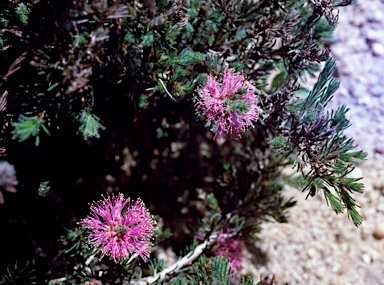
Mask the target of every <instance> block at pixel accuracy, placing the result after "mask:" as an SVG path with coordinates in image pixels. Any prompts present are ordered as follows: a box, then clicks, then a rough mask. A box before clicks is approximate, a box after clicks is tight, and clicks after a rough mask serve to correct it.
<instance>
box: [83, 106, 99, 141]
mask: <svg viewBox="0 0 384 285" xmlns="http://www.w3.org/2000/svg"><path fill="white" fill-rule="evenodd" d="M79 122H80V123H81V126H80V128H79V131H80V132H81V133H82V135H83V138H84V139H85V140H87V139H90V138H99V137H100V131H102V130H104V129H105V127H104V126H103V125H102V124H101V123H100V118H99V117H97V116H96V115H94V114H92V113H91V110H90V109H89V108H85V109H83V111H82V112H81V114H80V117H79Z"/></svg>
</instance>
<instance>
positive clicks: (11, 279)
mask: <svg viewBox="0 0 384 285" xmlns="http://www.w3.org/2000/svg"><path fill="white" fill-rule="evenodd" d="M31 267H32V266H31V264H30V263H29V262H27V263H25V264H22V263H20V262H18V261H16V262H15V264H14V265H13V266H12V265H10V264H9V265H8V266H7V268H6V273H5V274H4V275H2V276H0V284H20V285H21V284H25V285H33V284H38V283H37V282H36V276H35V270H34V269H32V268H31Z"/></svg>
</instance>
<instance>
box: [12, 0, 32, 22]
mask: <svg viewBox="0 0 384 285" xmlns="http://www.w3.org/2000/svg"><path fill="white" fill-rule="evenodd" d="M15 11H16V14H17V16H18V17H19V19H20V22H22V23H23V24H25V25H26V24H28V18H29V17H28V15H29V14H30V13H31V11H30V10H29V9H28V7H27V5H26V4H24V3H19V4H18V5H17V7H16V9H15Z"/></svg>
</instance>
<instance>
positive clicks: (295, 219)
mask: <svg viewBox="0 0 384 285" xmlns="http://www.w3.org/2000/svg"><path fill="white" fill-rule="evenodd" d="M331 49H332V54H333V56H334V57H336V59H337V63H338V70H337V74H335V76H337V77H338V78H339V80H340V81H341V86H340V89H339V90H338V92H337V93H336V94H335V96H334V99H333V100H332V102H331V106H330V107H332V108H336V107H337V106H340V105H346V106H347V107H349V108H350V111H349V116H348V118H349V119H350V121H351V123H352V127H350V128H349V129H348V130H347V132H346V134H347V135H348V136H350V137H353V138H354V139H355V141H356V144H357V145H358V148H357V149H359V150H360V149H363V150H364V151H366V152H368V155H369V156H368V159H367V160H366V161H364V162H362V163H361V164H360V165H357V167H356V169H355V170H354V172H353V173H352V176H355V177H361V176H364V179H363V183H364V184H365V193H364V194H363V195H356V196H355V198H356V200H357V202H358V203H359V204H360V205H361V210H360V213H361V214H362V215H363V217H364V222H363V225H362V226H360V227H359V228H356V227H355V226H354V225H353V223H352V222H351V221H349V220H348V217H347V215H346V214H345V215H339V216H337V215H336V214H335V213H334V212H333V211H332V210H331V209H330V208H328V207H327V205H326V203H325V201H324V197H322V196H321V195H317V196H316V197H314V198H310V197H309V198H308V200H305V197H306V193H301V192H300V191H298V190H296V189H288V191H287V196H289V197H291V196H294V197H295V198H296V199H297V200H298V205H297V206H296V207H294V209H293V210H291V212H290V223H289V224H277V223H269V224H265V225H263V231H262V233H261V234H260V240H261V242H260V243H257V244H256V251H257V252H255V253H248V258H246V260H244V266H245V270H246V271H248V272H249V271H250V272H252V274H253V275H255V276H259V275H260V274H268V275H274V280H275V282H276V283H278V284H286V283H288V284H290V285H291V284H294V285H300V284H303V285H304V284H305V285H317V284H319V285H322V284H324V285H325V284H329V285H349V284H351V285H352V284H353V285H359V284H367V285H380V284H384V78H383V77H384V1H383V0H360V1H359V2H358V3H357V4H355V5H351V6H348V7H343V8H342V9H340V20H339V23H338V26H337V28H336V31H335V42H334V43H333V44H332V46H331ZM285 282H286V283H285Z"/></svg>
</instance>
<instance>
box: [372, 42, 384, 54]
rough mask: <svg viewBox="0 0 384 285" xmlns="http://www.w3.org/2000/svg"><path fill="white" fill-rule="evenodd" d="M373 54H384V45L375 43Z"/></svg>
mask: <svg viewBox="0 0 384 285" xmlns="http://www.w3.org/2000/svg"><path fill="white" fill-rule="evenodd" d="M372 54H373V55H374V56H383V55H384V46H383V45H382V44H381V43H373V45H372Z"/></svg>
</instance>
